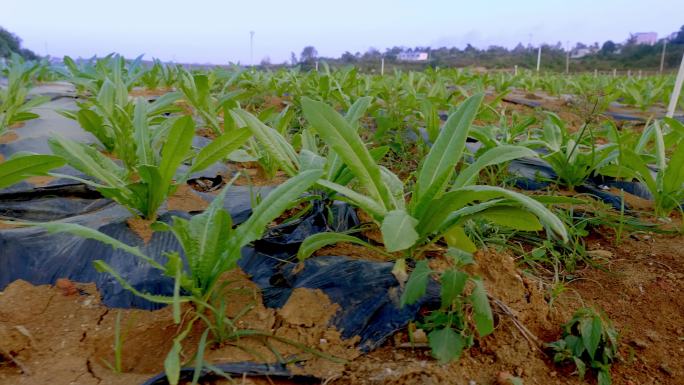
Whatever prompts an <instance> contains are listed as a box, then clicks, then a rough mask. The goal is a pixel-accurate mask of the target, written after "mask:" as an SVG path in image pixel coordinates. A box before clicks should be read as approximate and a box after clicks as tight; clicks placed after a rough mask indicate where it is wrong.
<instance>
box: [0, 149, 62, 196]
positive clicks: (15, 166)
mask: <svg viewBox="0 0 684 385" xmlns="http://www.w3.org/2000/svg"><path fill="white" fill-rule="evenodd" d="M64 163H66V162H65V161H64V159H63V158H61V157H59V156H54V155H24V156H15V157H13V158H11V159H9V160H7V161H5V162H3V163H0V188H4V187H7V186H11V185H13V184H15V183H17V182H19V181H21V180H22V179H25V178H27V177H29V176H34V175H45V174H46V173H47V172H48V171H50V170H52V169H55V168H57V167H61V166H63V165H64Z"/></svg>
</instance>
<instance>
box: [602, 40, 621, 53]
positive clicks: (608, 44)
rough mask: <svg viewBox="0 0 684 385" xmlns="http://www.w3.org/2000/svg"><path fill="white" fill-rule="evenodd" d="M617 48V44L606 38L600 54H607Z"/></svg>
mask: <svg viewBox="0 0 684 385" xmlns="http://www.w3.org/2000/svg"><path fill="white" fill-rule="evenodd" d="M615 50H617V45H616V44H615V43H613V41H612V40H608V41H606V42H605V43H603V46H601V54H603V55H609V54H611V53H614V52H615Z"/></svg>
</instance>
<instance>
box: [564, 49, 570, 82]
mask: <svg viewBox="0 0 684 385" xmlns="http://www.w3.org/2000/svg"><path fill="white" fill-rule="evenodd" d="M566 46H567V47H568V48H567V52H566V55H565V74H569V73H570V42H569V41H568V42H566Z"/></svg>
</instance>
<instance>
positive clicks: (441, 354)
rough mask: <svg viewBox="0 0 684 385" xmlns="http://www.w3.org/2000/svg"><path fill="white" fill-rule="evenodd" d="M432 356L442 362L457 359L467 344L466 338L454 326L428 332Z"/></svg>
mask: <svg viewBox="0 0 684 385" xmlns="http://www.w3.org/2000/svg"><path fill="white" fill-rule="evenodd" d="M428 342H429V344H430V349H431V350H432V356H433V357H435V358H436V359H438V360H439V362H440V363H441V364H446V363H448V362H450V361H454V360H457V359H458V357H460V356H461V353H462V352H463V348H465V346H466V340H465V338H463V336H462V335H460V334H458V333H456V331H454V330H453V329H452V328H449V327H447V328H443V329H436V330H433V331H431V332H430V333H429V334H428Z"/></svg>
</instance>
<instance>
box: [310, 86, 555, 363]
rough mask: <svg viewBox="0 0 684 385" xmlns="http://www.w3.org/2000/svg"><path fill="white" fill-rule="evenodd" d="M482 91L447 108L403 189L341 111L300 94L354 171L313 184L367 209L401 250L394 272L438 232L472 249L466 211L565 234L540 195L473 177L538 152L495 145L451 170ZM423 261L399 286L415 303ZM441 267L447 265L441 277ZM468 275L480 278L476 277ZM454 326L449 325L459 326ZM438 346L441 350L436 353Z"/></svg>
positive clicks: (389, 244) (484, 317)
mask: <svg viewBox="0 0 684 385" xmlns="http://www.w3.org/2000/svg"><path fill="white" fill-rule="evenodd" d="M482 99H483V96H482V95H475V96H473V97H471V98H469V99H467V100H466V101H465V102H463V103H462V104H461V105H460V106H459V107H458V109H457V110H456V111H455V112H454V113H452V114H451V115H450V117H449V118H448V119H447V122H446V123H445V125H444V127H443V128H442V131H441V133H440V134H439V136H438V137H437V139H436V141H435V143H434V145H433V146H432V148H431V150H430V152H429V153H428V154H427V156H426V158H425V159H424V161H423V162H422V163H421V166H420V167H419V170H418V171H417V177H416V181H415V182H414V184H413V186H412V188H411V189H408V190H407V189H406V188H405V184H404V182H403V181H401V180H399V178H398V177H397V176H396V175H394V174H393V173H392V172H391V171H389V170H388V169H386V168H384V167H380V166H378V165H377V163H376V161H375V160H374V159H373V156H372V155H371V153H370V152H369V151H368V149H367V148H366V146H365V144H364V143H363V141H362V140H361V138H360V137H359V135H358V133H357V131H356V130H355V129H354V127H353V126H351V125H350V124H349V122H348V121H347V120H346V119H345V118H344V117H343V116H341V115H340V114H338V113H337V112H336V111H334V110H333V109H332V108H331V107H330V106H328V105H327V104H325V103H322V102H317V101H314V100H311V99H307V98H304V99H303V100H302V107H303V111H304V116H305V117H306V118H307V120H308V121H309V123H310V124H311V128H312V130H314V131H315V132H316V133H318V135H320V137H321V138H322V139H323V141H324V142H325V143H326V144H327V145H328V146H329V151H331V153H332V154H334V156H338V157H339V159H340V160H341V161H342V162H343V163H344V164H345V165H346V167H347V168H348V170H349V172H350V173H351V174H352V175H353V180H350V181H349V182H348V183H349V184H350V185H351V186H352V187H347V186H346V185H342V184H338V183H335V182H331V181H330V180H325V179H321V180H319V181H318V185H319V186H321V187H324V188H326V189H329V190H331V191H334V192H335V193H336V194H337V195H336V197H337V198H338V199H343V200H346V201H348V202H350V203H351V204H352V205H354V206H357V207H359V208H361V209H362V210H363V211H365V212H366V213H368V214H369V215H370V216H371V218H372V219H373V220H374V221H375V223H376V224H377V225H378V226H379V227H380V230H381V233H382V238H383V243H384V248H385V250H386V251H387V252H389V253H399V255H400V257H399V259H398V260H397V261H396V263H395V270H396V271H397V273H398V274H399V275H406V271H405V270H406V262H405V261H406V259H407V258H415V259H419V258H420V257H421V256H422V254H423V250H425V248H426V247H429V246H430V245H431V244H433V243H435V242H437V241H439V240H440V239H445V240H446V243H447V244H448V245H449V247H451V248H453V249H454V250H458V252H459V253H464V254H466V255H470V253H472V252H474V251H475V246H474V244H473V243H472V241H471V240H470V239H469V238H468V236H467V235H466V233H465V231H464V229H463V224H464V223H465V222H467V221H468V220H471V219H476V218H485V219H487V220H489V221H491V222H493V223H496V224H499V225H503V226H507V227H513V228H516V229H520V230H532V231H536V230H541V229H543V228H546V231H547V233H548V234H549V236H552V237H557V238H560V239H562V240H566V239H567V233H566V230H565V228H564V226H563V224H562V223H561V221H560V220H559V219H558V218H557V217H556V216H555V215H554V214H552V213H551V212H550V211H549V210H548V209H547V208H546V207H544V205H542V204H541V203H539V202H537V201H535V200H534V199H531V198H529V197H527V196H525V195H522V194H519V193H516V192H513V191H509V190H506V189H503V188H500V187H494V186H474V185H472V184H471V183H472V181H473V180H474V179H475V178H476V176H477V175H478V173H479V171H480V170H482V169H483V168H484V167H487V166H489V165H493V164H498V163H501V162H504V161H508V160H511V159H515V158H517V157H521V156H536V155H535V153H534V151H531V150H530V149H528V148H525V147H519V146H504V147H498V148H495V149H492V150H490V151H488V152H486V153H484V154H483V155H482V156H481V157H480V158H478V159H477V160H476V161H475V162H474V163H472V164H471V165H469V166H467V167H465V168H464V169H463V170H462V171H461V172H460V173H459V174H458V175H455V168H456V165H457V163H458V162H459V161H460V159H461V155H462V153H463V149H464V147H465V141H466V138H467V136H468V131H469V128H470V125H471V123H472V120H473V119H474V117H475V115H476V113H477V110H478V108H479V106H480V103H481V101H482ZM328 156H331V154H330V153H329V155H328ZM325 163H327V164H328V165H329V164H330V162H325ZM406 197H409V199H407V198H406ZM407 200H408V202H407ZM326 237H329V238H326ZM341 238H347V239H348V241H352V240H351V239H352V238H353V237H352V236H349V235H340V234H332V235H331V234H329V233H323V234H318V235H316V236H313V237H310V238H308V239H307V240H305V241H304V242H303V243H302V246H301V249H300V254H299V258H300V259H303V258H306V257H308V256H309V255H311V253H312V252H313V250H314V249H315V247H313V246H314V245H315V246H316V247H322V246H325V245H326V244H333V243H337V242H339V241H340V239H341ZM326 240H329V242H326ZM302 250H306V252H302ZM426 267H427V262H426V261H424V260H422V261H419V262H418V264H417V265H416V269H414V270H413V272H412V273H411V275H410V277H409V279H408V282H407V285H406V289H405V290H404V292H403V294H402V298H401V302H402V304H403V305H410V304H413V303H416V302H417V301H418V300H419V299H420V298H421V297H422V296H423V295H424V293H425V290H426V287H427V282H428V279H427V275H429V272H428V269H427V268H426ZM444 274H447V273H446V272H445V273H443V274H442V277H443V276H444ZM449 274H450V273H449ZM418 277H420V278H418ZM440 280H441V278H440ZM474 282H479V281H477V280H476V279H475V280H474ZM484 303H486V306H485V305H484ZM484 303H479V305H482V306H479V305H478V307H477V308H478V309H480V310H481V311H480V310H479V311H478V315H477V317H478V318H479V319H480V321H481V322H478V324H479V325H480V326H478V328H479V329H480V331H481V332H482V333H481V336H484V335H486V334H488V333H489V332H491V329H492V328H491V327H489V326H486V325H491V323H492V322H493V320H492V319H491V310H490V309H489V304H488V301H484ZM485 307H486V309H488V312H487V311H485V310H484V308H485ZM457 329H458V327H457V328H455V329H454V330H453V331H454V332H455V333H458V330H457ZM443 333H450V332H443ZM450 335H451V336H453V335H454V334H450ZM436 354H438V355H440V356H442V354H441V353H436Z"/></svg>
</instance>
